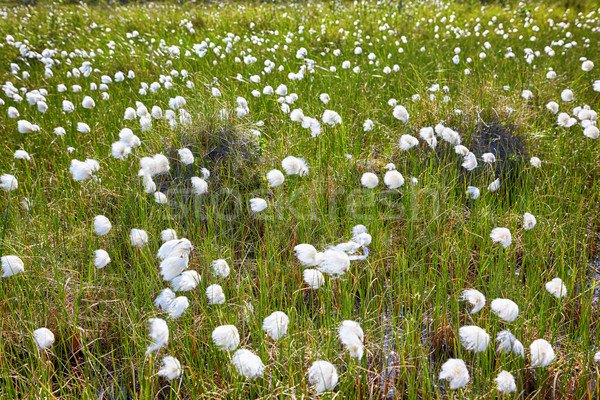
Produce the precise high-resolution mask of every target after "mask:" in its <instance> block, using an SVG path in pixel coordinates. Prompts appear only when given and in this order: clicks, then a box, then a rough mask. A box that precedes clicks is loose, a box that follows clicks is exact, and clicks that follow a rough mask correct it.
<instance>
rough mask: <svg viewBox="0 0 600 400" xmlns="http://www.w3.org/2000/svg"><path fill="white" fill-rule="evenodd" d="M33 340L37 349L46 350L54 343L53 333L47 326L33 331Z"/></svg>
mask: <svg viewBox="0 0 600 400" xmlns="http://www.w3.org/2000/svg"><path fill="white" fill-rule="evenodd" d="M33 340H34V341H35V345H36V346H37V348H38V350H48V349H49V348H50V347H52V345H53V344H54V333H52V331H51V330H50V329H48V328H39V329H36V330H35V331H33Z"/></svg>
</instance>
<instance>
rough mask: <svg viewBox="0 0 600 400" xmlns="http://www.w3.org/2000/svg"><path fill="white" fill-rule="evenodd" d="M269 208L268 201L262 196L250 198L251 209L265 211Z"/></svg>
mask: <svg viewBox="0 0 600 400" xmlns="http://www.w3.org/2000/svg"><path fill="white" fill-rule="evenodd" d="M266 208H267V202H266V201H265V200H264V199H261V198H258V197H257V198H254V199H250V210H252V212H255V213H259V212H261V211H264V210H265V209H266Z"/></svg>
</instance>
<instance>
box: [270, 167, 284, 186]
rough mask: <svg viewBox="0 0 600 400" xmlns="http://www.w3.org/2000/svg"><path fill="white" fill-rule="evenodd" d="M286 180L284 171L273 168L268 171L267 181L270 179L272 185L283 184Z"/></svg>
mask: <svg viewBox="0 0 600 400" xmlns="http://www.w3.org/2000/svg"><path fill="white" fill-rule="evenodd" d="M284 180H285V177H284V176H283V173H282V172H281V171H280V170H278V169H272V170H271V171H269V172H267V181H269V185H270V186H271V187H276V186H279V185H281V184H282V183H283V181H284Z"/></svg>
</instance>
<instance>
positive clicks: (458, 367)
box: [440, 358, 469, 390]
mask: <svg viewBox="0 0 600 400" xmlns="http://www.w3.org/2000/svg"><path fill="white" fill-rule="evenodd" d="M440 379H444V380H447V381H449V382H450V389H452V390H456V389H460V388H461V387H464V386H466V385H467V383H469V371H468V370H467V366H466V365H465V362H464V361H463V360H461V359H457V358H451V359H449V360H448V361H446V362H445V363H444V364H443V365H442V370H441V372H440Z"/></svg>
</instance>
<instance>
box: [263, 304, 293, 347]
mask: <svg viewBox="0 0 600 400" xmlns="http://www.w3.org/2000/svg"><path fill="white" fill-rule="evenodd" d="M289 324H290V319H289V317H288V316H287V315H286V314H285V313H284V312H281V311H275V312H273V313H272V314H271V315H269V316H268V317H266V318H265V319H264V321H263V324H262V329H263V331H265V332H266V333H267V335H269V336H270V337H271V338H272V339H273V340H279V339H280V338H282V337H283V336H285V335H286V333H287V329H288V326H289Z"/></svg>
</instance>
